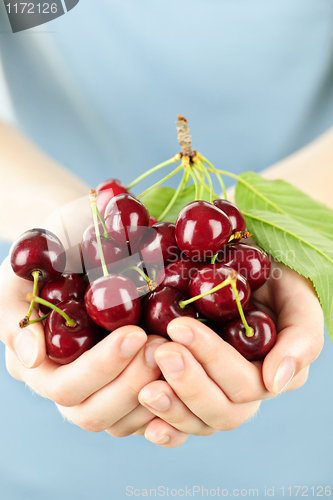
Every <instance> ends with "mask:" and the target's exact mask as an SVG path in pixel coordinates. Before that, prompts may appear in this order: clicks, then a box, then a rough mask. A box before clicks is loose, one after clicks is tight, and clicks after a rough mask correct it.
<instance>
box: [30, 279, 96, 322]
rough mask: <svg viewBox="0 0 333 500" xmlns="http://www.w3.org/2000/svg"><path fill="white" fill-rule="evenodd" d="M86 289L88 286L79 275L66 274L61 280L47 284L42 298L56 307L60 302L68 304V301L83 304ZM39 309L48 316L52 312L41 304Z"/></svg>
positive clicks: (41, 295)
mask: <svg viewBox="0 0 333 500" xmlns="http://www.w3.org/2000/svg"><path fill="white" fill-rule="evenodd" d="M86 289H87V285H86V284H85V283H84V282H83V281H82V279H81V278H80V276H79V275H78V274H76V273H64V274H62V275H61V276H60V277H59V278H57V279H55V280H51V281H48V282H47V283H45V285H44V287H43V288H42V291H41V293H40V297H41V298H42V299H44V300H47V301H48V302H51V303H52V304H54V305H57V304H59V303H60V302H67V301H68V300H75V301H78V302H83V301H84V294H85V292H86ZM39 308H40V310H41V311H42V312H43V313H44V314H48V313H49V312H50V311H51V309H50V308H49V307H47V306H45V305H44V304H40V306H39Z"/></svg>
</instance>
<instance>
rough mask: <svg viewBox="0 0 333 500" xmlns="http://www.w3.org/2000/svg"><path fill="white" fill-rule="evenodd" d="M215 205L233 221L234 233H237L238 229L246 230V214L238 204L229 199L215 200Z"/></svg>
mask: <svg viewBox="0 0 333 500" xmlns="http://www.w3.org/2000/svg"><path fill="white" fill-rule="evenodd" d="M213 203H214V205H215V206H216V207H217V208H219V209H220V210H222V211H223V212H224V213H226V214H227V216H228V217H229V219H230V221H231V227H232V233H236V232H238V231H245V229H246V223H245V219H244V215H243V214H242V212H241V211H240V210H239V208H238V207H236V205H234V204H233V203H231V201H228V200H221V199H219V200H214V201H213Z"/></svg>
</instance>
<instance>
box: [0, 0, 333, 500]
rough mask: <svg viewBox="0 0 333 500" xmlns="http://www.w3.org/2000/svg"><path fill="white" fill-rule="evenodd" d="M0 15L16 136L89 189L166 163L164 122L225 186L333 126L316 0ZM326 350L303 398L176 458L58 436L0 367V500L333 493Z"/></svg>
mask: <svg viewBox="0 0 333 500" xmlns="http://www.w3.org/2000/svg"><path fill="white" fill-rule="evenodd" d="M1 8H2V5H1V4H0V54H1V57H2V63H3V67H4V71H5V75H6V79H7V84H8V89H9V92H10V95H11V98H12V103H13V106H14V109H15V114H16V119H17V123H18V125H19V126H20V128H21V129H22V130H23V131H24V132H25V133H26V134H27V135H28V136H29V137H30V138H32V139H33V140H34V141H35V142H36V143H37V144H38V145H39V146H40V147H42V148H43V149H44V150H45V151H47V152H48V153H49V154H50V155H51V156H53V157H54V158H56V159H58V160H59V161H60V162H61V163H63V164H64V165H65V166H67V167H68V168H70V169H71V170H72V171H74V172H75V173H77V175H80V176H81V177H82V178H84V179H85V180H86V181H87V182H88V183H89V184H91V185H92V186H95V185H97V184H98V183H99V182H100V181H102V180H104V179H105V178H107V177H114V176H118V177H120V178H121V179H122V180H124V182H125V183H127V182H129V181H130V180H132V179H133V177H134V176H136V175H139V174H140V173H142V172H143V171H144V170H146V169H147V168H150V167H152V166H153V165H155V164H157V163H159V162H160V161H163V160H165V159H167V158H169V157H171V156H173V155H174V154H175V153H176V152H177V151H178V145H177V142H176V133H175V127H174V122H175V119H176V116H177V114H178V113H181V114H184V115H185V116H186V117H187V118H188V119H189V120H190V127H191V131H192V134H193V136H194V144H193V145H194V147H195V148H196V149H199V150H200V151H201V152H202V153H203V154H205V155H206V156H207V157H209V158H210V159H211V161H213V163H215V164H216V166H219V167H221V168H227V169H229V170H231V171H233V172H234V173H237V172H241V171H244V170H248V169H253V170H255V171H259V170H260V169H262V168H264V167H266V166H268V165H270V164H271V163H273V162H275V161H277V160H279V159H281V158H283V157H284V156H285V155H287V154H290V153H292V152H293V151H295V150H297V149H298V148H299V147H301V146H302V145H304V144H306V143H307V142H308V141H309V140H311V139H313V138H315V137H316V136H317V135H318V134H320V133H321V132H323V131H325V130H326V129H327V128H328V127H329V126H331V125H332V116H333V95H332V94H333V86H332V78H333V71H332V68H333V63H332V62H333V57H332V51H333V44H332V40H333V35H332V26H333V4H332V2H331V1H330V0H281V1H274V0H251V1H250V0H238V1H236V0H229V1H228V0H219V1H217V0H216V1H214V0H205V1H200V0H191V1H190V0H187V1H181V2H179V1H176V0H168V1H167V2H166V1H161V2H155V1H153V0H151V1H143V2H140V3H138V2H136V1H134V0H133V1H123V2H116V1H110V0H99V2H87V1H86V2H84V1H83V0H82V1H81V2H80V3H79V4H78V5H77V7H76V8H75V9H73V11H71V12H70V13H69V14H66V15H65V16H63V17H61V18H59V19H58V20H55V21H53V22H52V23H50V24H48V25H45V26H43V27H39V29H37V28H36V29H35V30H31V31H30V32H27V33H20V34H16V35H13V34H10V33H9V32H8V25H7V24H6V19H5V17H4V16H3V15H2V14H3V12H1ZM144 187H145V184H144V183H143V184H142V189H143V188H144ZM8 248H9V247H8V245H7V244H5V243H1V246H0V260H2V258H4V257H5V255H6V254H7V253H8ZM326 339H327V340H326V344H325V347H324V350H323V352H322V354H321V355H320V357H319V359H318V360H317V361H316V362H315V363H313V365H312V367H311V371H310V378H309V380H308V382H307V383H306V385H305V386H304V387H303V388H301V389H299V390H298V391H294V392H293V393H286V394H284V395H282V396H279V397H277V398H275V399H274V400H270V401H264V402H263V404H262V405H261V409H260V412H259V413H258V414H257V415H256V416H255V418H253V419H252V420H250V421H249V422H247V423H245V424H244V425H242V426H241V427H240V428H238V429H236V430H234V431H231V432H226V433H218V434H216V435H214V436H211V437H208V438H207V437H205V438H201V437H193V436H192V437H190V438H189V440H188V441H187V442H186V443H185V444H184V445H183V446H181V447H180V448H177V449H174V450H167V449H162V448H158V447H157V446H155V445H153V444H151V443H149V442H147V441H145V439H144V438H139V437H135V436H133V437H127V438H122V439H116V438H112V437H110V436H108V435H107V434H106V433H101V434H97V435H96V434H89V433H87V432H85V431H83V430H81V429H79V428H77V427H75V426H74V425H71V424H69V423H67V422H64V421H63V419H62V417H61V416H60V414H58V412H57V410H56V409H55V408H54V405H53V403H51V402H50V401H47V400H43V399H42V398H40V397H39V396H36V395H32V394H31V391H30V390H29V389H27V388H25V387H24V384H22V383H19V382H17V381H15V380H13V379H11V377H10V376H9V375H8V374H7V372H6V370H5V366H4V364H3V363H1V364H0V370H1V375H0V396H1V402H2V409H1V414H0V426H1V434H0V440H1V448H0V498H1V499H4V500H30V499H31V500H39V499H41V500H42V499H43V500H45V499H46V498H47V499H48V500H55V499H57V500H58V499H59V498H61V499H66V500H67V499H71V500H72V499H74V500H76V499H78V500H79V499H80V500H81V499H82V500H83V499H84V500H85V499H89V500H93V499H94V500H95V499H98V500H104V499H105V500H106V499H111V498H112V499H114V498H116V499H120V500H122V499H125V498H127V496H126V490H125V489H126V486H133V487H134V488H139V489H143V488H147V489H149V488H157V487H158V486H168V487H169V488H170V489H172V488H175V489H178V488H185V487H186V486H187V487H189V488H190V487H192V486H204V487H205V488H208V489H210V488H215V489H217V487H220V489H222V488H227V489H229V490H230V492H231V490H232V489H234V488H238V489H241V488H247V489H249V488H257V489H258V490H259V498H264V488H265V487H267V488H271V487H273V486H275V497H276V498H282V493H281V490H279V488H280V487H282V486H284V487H285V488H287V487H289V486H292V487H293V486H296V485H299V486H308V487H309V488H310V487H312V486H314V487H317V486H323V487H325V486H328V485H330V486H332V487H333V480H332V432H331V425H330V424H331V420H332V415H333V402H332V382H331V381H332V375H333V362H332V360H333V346H332V344H331V342H330V340H329V339H328V337H327V335H326ZM1 349H2V351H3V350H4V349H3V346H1ZM221 369H223V367H221ZM285 491H286V495H287V493H289V491H287V490H285ZM293 491H294V490H293ZM318 491H319V490H318ZM303 492H304V490H303ZM315 493H317V490H316V489H315ZM300 494H301V493H299V496H300ZM308 496H309V497H311V496H312V491H311V490H308Z"/></svg>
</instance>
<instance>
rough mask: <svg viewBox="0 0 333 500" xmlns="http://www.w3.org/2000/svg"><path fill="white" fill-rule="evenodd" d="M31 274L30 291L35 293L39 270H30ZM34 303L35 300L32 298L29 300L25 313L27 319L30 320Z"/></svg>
mask: <svg viewBox="0 0 333 500" xmlns="http://www.w3.org/2000/svg"><path fill="white" fill-rule="evenodd" d="M31 274H32V276H33V278H34V287H33V292H32V293H33V295H36V294H37V287H38V278H39V271H32V273H31ZM34 305H35V302H34V301H33V300H31V302H30V306H29V310H28V312H27V315H26V318H27V319H28V320H30V316H31V314H32V311H33V310H34Z"/></svg>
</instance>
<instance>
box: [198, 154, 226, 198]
mask: <svg viewBox="0 0 333 500" xmlns="http://www.w3.org/2000/svg"><path fill="white" fill-rule="evenodd" d="M197 156H198V158H200V160H202V161H203V162H204V163H206V164H207V165H208V166H209V167H210V168H211V169H212V171H213V172H214V174H215V175H216V177H217V178H218V180H219V183H220V185H221V188H222V192H223V197H224V199H225V200H227V199H228V198H227V191H226V189H225V185H224V182H223V179H222V177H221V175H220V174H221V173H224V171H222V170H218V169H217V168H215V167H214V165H213V164H212V163H211V162H210V161H209V160H207V158H205V157H204V156H203V155H202V154H201V153H197Z"/></svg>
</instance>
